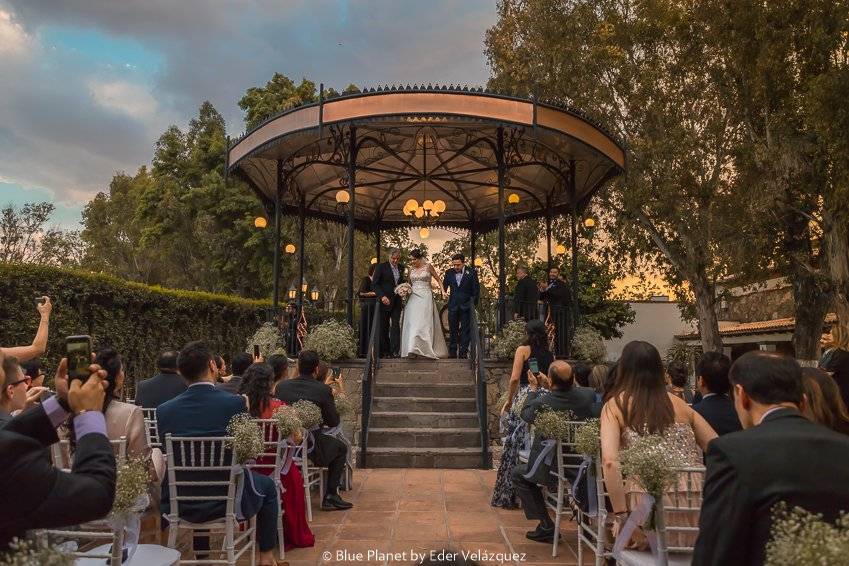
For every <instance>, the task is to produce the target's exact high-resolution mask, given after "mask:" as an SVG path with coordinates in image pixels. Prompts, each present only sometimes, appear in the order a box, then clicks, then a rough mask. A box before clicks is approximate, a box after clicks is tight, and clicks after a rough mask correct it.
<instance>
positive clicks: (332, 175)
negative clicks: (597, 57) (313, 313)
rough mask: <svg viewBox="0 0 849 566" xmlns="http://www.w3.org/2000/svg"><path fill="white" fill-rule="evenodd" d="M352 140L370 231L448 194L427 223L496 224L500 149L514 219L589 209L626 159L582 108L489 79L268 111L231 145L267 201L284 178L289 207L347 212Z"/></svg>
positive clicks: (232, 156) (234, 163)
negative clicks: (487, 85) (411, 203)
mask: <svg viewBox="0 0 849 566" xmlns="http://www.w3.org/2000/svg"><path fill="white" fill-rule="evenodd" d="M352 134H353V137H354V144H352V143H351V138H352ZM499 140H500V142H499ZM499 143H501V144H502V145H501V146H499ZM352 147H356V160H355V164H356V173H355V182H356V188H355V199H354V200H355V211H354V212H355V213H354V221H355V226H356V227H357V228H358V229H360V230H364V231H373V230H375V229H377V228H391V227H397V226H409V225H411V224H410V220H411V217H409V216H406V215H405V214H404V212H403V209H404V205H405V203H406V202H407V201H408V200H409V199H415V200H416V201H418V203H420V204H421V203H423V202H424V201H425V200H431V201H436V200H443V201H444V202H445V204H446V209H445V211H444V212H443V213H442V214H440V215H439V216H438V217H437V218H435V219H431V221H430V222H429V223H428V225H430V226H445V227H458V228H474V229H475V230H476V231H478V232H483V231H488V230H491V229H494V228H496V227H497V225H498V217H499V200H498V165H499V155H501V156H503V166H504V168H505V173H506V187H505V194H506V195H510V194H512V193H515V194H516V195H518V196H519V202H518V203H517V204H512V203H511V204H510V205H509V206H508V207H507V209H506V222H508V223H510V222H516V221H519V220H523V219H527V218H536V217H542V216H545V215H547V214H552V215H557V214H562V213H568V212H569V211H570V210H571V209H572V207H573V206H575V207H576V208H577V209H578V210H581V209H582V208H583V207H584V206H585V205H586V203H587V201H588V200H589V198H590V197H591V196H592V195H593V194H594V193H595V192H596V191H597V190H598V189H599V188H600V187H601V186H602V185H604V183H605V182H606V181H608V180H609V179H611V178H612V177H615V176H617V175H619V174H621V173H622V172H623V171H624V169H625V163H626V156H625V149H624V147H623V145H622V144H621V143H620V142H619V141H618V140H617V139H616V138H615V137H614V136H613V135H612V134H610V133H609V132H608V131H606V130H605V129H604V128H603V127H602V126H600V125H599V124H597V123H595V122H593V121H592V120H591V119H590V118H588V117H587V116H585V115H584V114H583V113H581V112H580V111H578V110H576V109H574V108H570V107H567V106H564V105H558V104H556V103H552V102H536V101H534V100H528V99H523V98H516V97H512V96H506V95H502V94H496V93H492V92H486V91H483V90H482V89H471V90H469V89H468V88H464V89H460V88H459V87H457V88H454V87H418V86H416V87H413V88H411V87H409V86H407V87H397V88H396V87H391V88H378V89H368V90H366V91H365V92H362V93H358V94H353V95H347V96H340V97H336V98H331V99H328V100H323V99H322V100H320V102H318V103H314V104H308V105H304V106H299V107H296V108H292V109H290V110H287V111H285V112H283V113H281V114H279V115H277V116H274V117H272V118H269V119H268V120H266V121H265V122H263V123H262V124H260V125H259V126H257V127H256V128H254V129H253V130H251V131H250V132H247V133H246V134H245V135H244V136H242V137H241V138H239V139H237V140H235V141H234V142H233V143H232V144H231V145H230V148H229V151H228V155H227V158H228V172H230V173H232V174H236V175H239V176H240V177H242V178H243V179H245V180H246V181H247V182H248V183H249V184H250V185H251V186H252V187H253V188H254V190H255V191H256V192H257V194H258V195H259V196H260V198H262V199H263V200H264V202H265V204H266V205H271V204H272V203H273V201H274V196H275V192H276V191H277V188H278V186H280V187H282V192H281V205H282V206H281V210H282V212H283V213H284V214H297V212H298V210H299V207H300V206H303V208H304V213H305V214H306V216H310V217H316V218H324V219H327V220H334V221H340V222H346V221H347V217H348V213H347V210H346V208H345V207H342V206H339V205H338V204H337V201H336V193H337V192H338V191H340V190H347V186H348V181H347V171H348V168H347V165H348V156H349V154H350V153H351V148H352ZM499 147H501V148H503V151H501V152H500V153H499ZM278 181H279V184H278ZM513 200H515V197H514V199H513ZM413 225H419V222H418V221H414V222H413Z"/></svg>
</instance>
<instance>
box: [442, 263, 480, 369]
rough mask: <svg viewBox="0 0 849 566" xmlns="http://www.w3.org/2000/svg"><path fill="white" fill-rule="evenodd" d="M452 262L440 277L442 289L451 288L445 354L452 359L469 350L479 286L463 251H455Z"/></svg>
mask: <svg viewBox="0 0 849 566" xmlns="http://www.w3.org/2000/svg"><path fill="white" fill-rule="evenodd" d="M451 264H452V267H451V269H449V270H448V271H446V272H445V277H443V278H442V288H443V289H444V290H445V291H448V290H449V289H450V290H451V296H450V297H449V298H448V330H449V335H450V339H449V342H448V354H449V355H450V356H451V357H452V358H453V357H454V356H457V355H458V354H459V356H460V357H461V358H465V357H466V356H467V355H468V353H469V342H470V340H471V328H469V325H470V324H471V320H472V309H473V308H475V307H474V305H477V304H478V299H479V298H480V294H481V288H480V283H479V282H478V274H477V273H476V272H475V270H474V269H472V268H471V267H468V266H467V265H466V257H465V256H464V255H463V254H454V257H452V258H451ZM458 346H459V351H458Z"/></svg>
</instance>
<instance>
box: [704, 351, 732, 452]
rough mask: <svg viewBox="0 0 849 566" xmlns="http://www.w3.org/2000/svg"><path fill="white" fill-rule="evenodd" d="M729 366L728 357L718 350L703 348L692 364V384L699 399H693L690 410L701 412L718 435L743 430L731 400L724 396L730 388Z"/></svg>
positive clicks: (726, 395)
mask: <svg viewBox="0 0 849 566" xmlns="http://www.w3.org/2000/svg"><path fill="white" fill-rule="evenodd" d="M730 368H731V360H729V359H728V356H725V355H723V354H720V353H719V352H705V353H704V354H702V357H701V358H700V359H699V363H698V364H697V365H696V375H698V378H696V387H697V388H698V390H699V392H700V393H701V394H702V399H701V401H699V402H698V403H693V410H694V411H696V412H697V413H699V414H700V415H701V416H703V417H704V419H705V420H706V421H707V422H708V424H709V425H710V426H711V427H713V430H715V431H716V434H718V435H719V436H722V435H723V434H728V433H729V432H737V431H738V430H743V427H742V426H741V425H740V419H739V418H738V417H737V411H736V410H735V409H734V401H732V400H731V397H729V396H728V392H729V391H730V390H731V382H730V381H728V370H729V369H730Z"/></svg>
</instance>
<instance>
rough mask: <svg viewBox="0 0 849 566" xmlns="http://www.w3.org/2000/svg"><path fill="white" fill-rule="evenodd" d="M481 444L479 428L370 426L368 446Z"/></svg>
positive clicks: (469, 445)
mask: <svg viewBox="0 0 849 566" xmlns="http://www.w3.org/2000/svg"><path fill="white" fill-rule="evenodd" d="M480 445H481V433H480V429H479V428H447V427H445V428H371V429H369V431H368V447H369V451H371V449H372V448H378V447H386V448H391V447H398V448H404V447H409V448H474V447H476V446H477V447H480Z"/></svg>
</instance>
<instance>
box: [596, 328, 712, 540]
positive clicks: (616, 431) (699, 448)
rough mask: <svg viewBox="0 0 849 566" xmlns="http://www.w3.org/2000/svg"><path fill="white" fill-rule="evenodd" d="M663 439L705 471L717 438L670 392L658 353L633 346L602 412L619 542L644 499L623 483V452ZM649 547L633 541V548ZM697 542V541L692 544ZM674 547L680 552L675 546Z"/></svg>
mask: <svg viewBox="0 0 849 566" xmlns="http://www.w3.org/2000/svg"><path fill="white" fill-rule="evenodd" d="M647 434H653V435H659V436H661V437H663V438H664V439H665V441H666V443H667V445H668V446H669V447H670V449H671V450H675V451H676V452H679V453H680V454H683V455H684V457H685V460H686V463H687V464H688V465H692V466H701V465H702V461H703V460H702V453H703V451H704V450H705V449H706V448H707V444H708V442H710V441H711V440H713V439H714V438H716V432H714V430H713V429H712V428H711V426H710V425H709V424H708V423H707V421H705V420H704V419H703V418H702V416H701V415H699V414H698V413H696V412H695V411H694V410H693V409H692V408H691V407H690V406H689V405H687V403H686V402H684V400H683V399H681V398H679V397H677V396H675V395H673V394H672V393H669V392H668V391H667V390H666V374H665V371H664V368H663V362H662V361H661V359H660V354H659V353H658V351H657V349H656V348H655V347H654V346H652V345H651V344H649V343H648V342H641V341H634V342H629V343H628V344H627V345H626V346H625V348H624V349H623V350H622V356H621V357H620V358H619V362H618V365H617V375H616V382H615V385H614V387H613V390H612V391H611V394H610V396H609V400H608V401H607V402H606V403H605V404H604V407H603V408H602V411H601V458H602V463H603V473H604V483H605V485H606V487H607V492H608V496H609V498H610V503H611V506H612V508H613V514H614V515H615V517H616V521H615V524H614V527H613V532H614V536H615V535H616V534H618V532H619V530H620V529H621V528H622V526H623V525H624V522H625V520H626V519H627V517H628V511H629V509H630V506H629V504H630V503H632V502H633V501H634V498H635V497H637V496H639V495H640V494H641V493H642V490H641V489H639V487H638V486H637V485H636V484H634V483H632V482H631V481H629V482H627V483H625V482H623V480H622V472H621V469H620V467H619V452H620V450H623V449H625V448H627V447H628V446H629V445H630V444H632V443H633V442H634V440H636V439H637V438H638V437H639V436H643V435H647ZM695 520H697V517H690V516H685V517H670V518H669V521H670V523H678V524H680V523H692V525H691V526H694V525H695ZM643 542H644V541H641V540H639V537H637V539H636V540H635V539H632V545H633V546H642V545H643ZM690 542H692V541H690ZM669 544H670V546H678V545H677V544H675V543H674V541H673V542H670V543H669Z"/></svg>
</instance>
